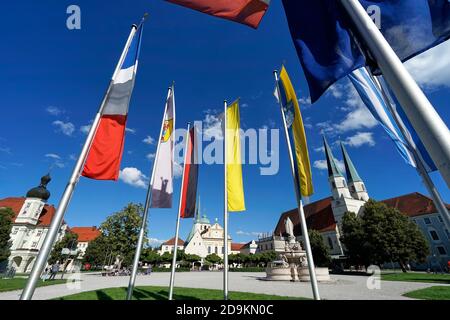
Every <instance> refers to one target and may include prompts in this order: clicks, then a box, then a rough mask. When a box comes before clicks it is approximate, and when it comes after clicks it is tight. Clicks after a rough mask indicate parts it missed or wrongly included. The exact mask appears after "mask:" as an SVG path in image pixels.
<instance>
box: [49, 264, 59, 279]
mask: <svg viewBox="0 0 450 320" xmlns="http://www.w3.org/2000/svg"><path fill="white" fill-rule="evenodd" d="M58 271H59V261H57V262H56V263H55V264H53V265H52V268H51V272H50V278H48V280H55V277H56V275H57V274H58Z"/></svg>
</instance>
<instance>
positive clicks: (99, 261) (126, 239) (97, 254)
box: [85, 203, 144, 267]
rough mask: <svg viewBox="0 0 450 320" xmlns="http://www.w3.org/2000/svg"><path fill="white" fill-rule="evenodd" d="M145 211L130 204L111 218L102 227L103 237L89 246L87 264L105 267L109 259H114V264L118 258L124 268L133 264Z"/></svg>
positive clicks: (139, 206) (140, 206)
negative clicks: (121, 260)
mask: <svg viewBox="0 0 450 320" xmlns="http://www.w3.org/2000/svg"><path fill="white" fill-rule="evenodd" d="M143 211H144V208H143V206H142V205H140V204H134V203H130V204H128V205H127V206H126V207H125V208H123V209H122V210H121V211H119V212H116V213H114V214H112V215H111V216H109V217H108V218H107V219H106V220H105V222H103V223H102V224H101V226H100V230H101V232H102V235H101V236H100V237H99V238H97V239H96V240H94V241H93V242H91V243H90V244H89V246H88V248H87V250H86V255H85V262H88V263H91V264H94V265H103V264H104V263H105V261H106V260H108V257H112V263H114V261H115V260H116V257H117V256H120V257H122V258H123V262H122V266H124V267H127V266H130V265H131V264H132V263H133V258H134V254H135V250H136V244H137V240H138V236H139V230H140V228H141V222H142V215H143ZM109 260H111V259H109ZM106 263H109V261H107V262H106Z"/></svg>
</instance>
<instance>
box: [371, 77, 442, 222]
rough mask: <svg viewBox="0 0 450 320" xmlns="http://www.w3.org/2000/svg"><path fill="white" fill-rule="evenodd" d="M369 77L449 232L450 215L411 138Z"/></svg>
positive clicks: (385, 96) (373, 78) (380, 88)
mask: <svg viewBox="0 0 450 320" xmlns="http://www.w3.org/2000/svg"><path fill="white" fill-rule="evenodd" d="M369 75H370V77H371V78H372V80H373V81H374V83H375V84H376V85H377V87H378V89H379V90H380V92H381V94H382V96H383V99H384V102H385V103H386V105H387V107H388V108H389V111H390V112H391V114H392V116H393V118H394V121H395V122H396V124H397V126H398V127H399V129H400V131H401V133H402V135H403V137H404V139H405V142H406V144H407V146H408V150H409V151H410V152H411V153H412V154H413V157H414V160H415V162H416V170H417V173H418V174H419V175H420V176H421V177H422V179H423V183H424V185H425V187H426V188H427V190H428V192H429V193H430V195H431V198H432V199H433V202H434V205H435V206H436V209H437V210H438V212H439V213H440V214H441V216H442V218H443V219H444V221H445V225H446V227H447V229H448V230H450V214H449V212H448V210H447V208H446V206H445V203H444V200H443V199H442V196H441V194H440V193H439V191H438V190H437V188H436V186H435V185H434V183H433V180H431V177H430V175H429V174H428V172H427V170H426V168H425V165H424V163H423V160H422V158H421V157H420V155H419V152H418V151H417V149H416V147H414V143H413V141H412V140H411V137H410V135H409V134H408V132H407V130H406V128H405V126H404V124H403V122H402V121H401V119H400V118H399V115H398V114H397V112H396V111H395V110H394V108H393V106H392V104H391V101H390V99H389V98H388V95H387V93H386V90H385V89H384V88H383V86H382V85H381V83H380V81H379V80H378V78H376V77H375V76H374V75H372V73H371V72H370V71H369ZM399 107H400V106H399Z"/></svg>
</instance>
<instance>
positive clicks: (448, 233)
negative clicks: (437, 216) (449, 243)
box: [445, 229, 450, 240]
mask: <svg viewBox="0 0 450 320" xmlns="http://www.w3.org/2000/svg"><path fill="white" fill-rule="evenodd" d="M445 233H446V234H447V238H448V239H449V240H450V232H449V231H448V229H445Z"/></svg>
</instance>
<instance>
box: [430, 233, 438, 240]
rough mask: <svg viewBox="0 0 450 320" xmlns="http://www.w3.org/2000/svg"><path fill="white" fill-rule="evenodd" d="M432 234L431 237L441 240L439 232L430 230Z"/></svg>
mask: <svg viewBox="0 0 450 320" xmlns="http://www.w3.org/2000/svg"><path fill="white" fill-rule="evenodd" d="M430 236H431V238H432V239H433V240H434V241H438V240H439V236H438V234H437V232H436V231H434V230H430Z"/></svg>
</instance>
